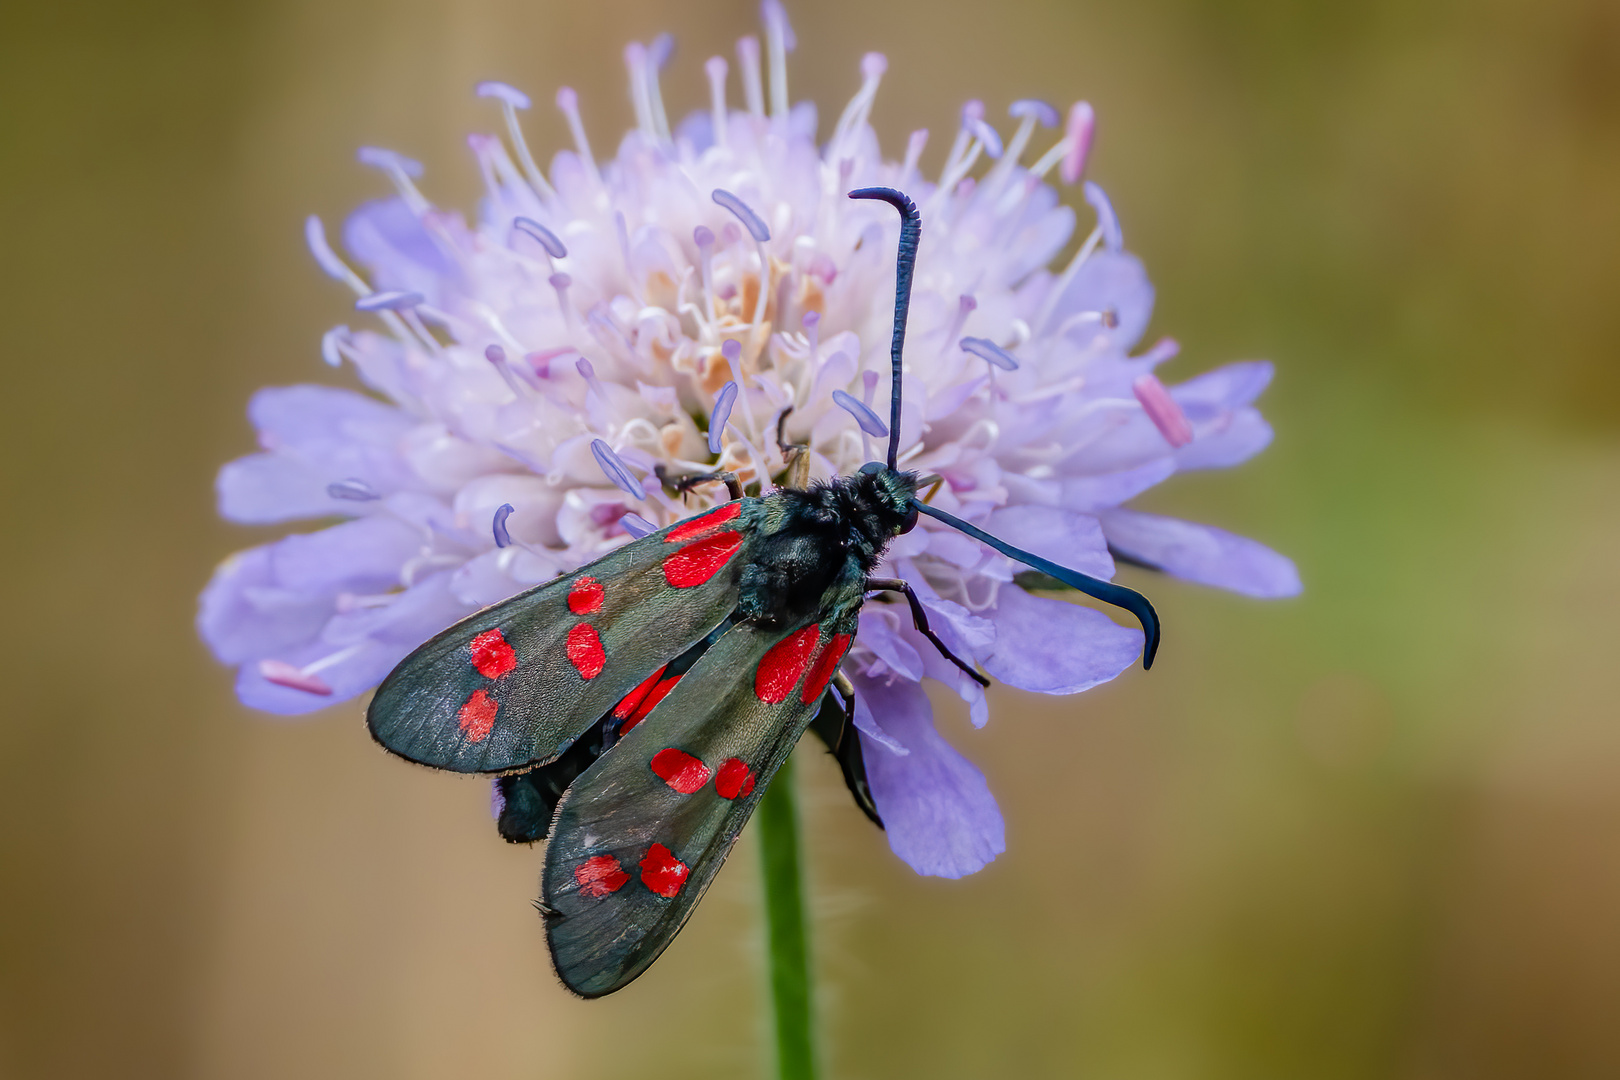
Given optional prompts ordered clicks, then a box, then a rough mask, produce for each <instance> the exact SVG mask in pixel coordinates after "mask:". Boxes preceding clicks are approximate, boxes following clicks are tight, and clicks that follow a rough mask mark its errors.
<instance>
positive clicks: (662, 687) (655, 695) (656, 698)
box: [619, 675, 681, 736]
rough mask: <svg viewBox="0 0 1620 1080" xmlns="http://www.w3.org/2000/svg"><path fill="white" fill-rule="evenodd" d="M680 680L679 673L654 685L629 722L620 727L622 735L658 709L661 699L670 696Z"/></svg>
mask: <svg viewBox="0 0 1620 1080" xmlns="http://www.w3.org/2000/svg"><path fill="white" fill-rule="evenodd" d="M680 681H681V677H680V676H679V675H671V676H670V677H669V678H667V679H665V680H664V681H663V682H661V683H659V684H658V685H657V686H655V687H653V689H652V693H650V694H648V695H647V696H646V697H644V698H642V699H641V704H640V705H637V706H636V711H635V712H634V713H633V714H631V717H630V721H629V723H627V724H625V725H624V727H622V728H620V729H619V734H620V735H621V736H622V735H624V734H625V733H626V732H628V731H629V730H630V729H631V728H633V727H635V726H636V725H637V724H639V723H641V722H642V721H643V720H645V719H647V714H648V713H650V712H652V711H653V710H654V709H656V708H657V707H658V703H659V702H660V701H663V700H664V699H665V698H667V697H669V692H670V691H671V690H673V689H675V684H676V683H678V682H680Z"/></svg>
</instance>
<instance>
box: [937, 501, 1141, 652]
mask: <svg viewBox="0 0 1620 1080" xmlns="http://www.w3.org/2000/svg"><path fill="white" fill-rule="evenodd" d="M911 505H912V506H913V507H915V508H916V510H917V512H918V513H921V514H927V515H928V516H929V517H931V518H935V519H937V520H939V521H943V522H944V523H945V524H947V525H949V526H950V527H951V528H953V529H957V530H959V531H961V532H965V533H967V534H968V535H969V536H971V537H973V539H975V540H978V541H980V542H981V543H985V544H989V545H990V546H991V547H993V548H995V549H996V550H997V551H999V552H1001V553H1002V554H1003V555H1005V556H1007V557H1008V558H1009V559H1017V560H1018V561H1019V562H1021V563H1023V564H1024V565H1025V566H1033V567H1034V568H1035V569H1037V570H1039V571H1040V572H1041V573H1043V574H1050V575H1051V576H1052V577H1055V578H1057V579H1058V580H1059V581H1061V582H1063V584H1065V585H1067V586H1068V587H1069V588H1071V589H1079V590H1080V591H1081V592H1083V593H1085V594H1086V595H1087V596H1090V597H1092V598H1094V599H1097V600H1101V601H1102V602H1103V603H1105V604H1113V605H1114V606H1115V607H1121V608H1124V609H1125V610H1126V611H1129V612H1130V613H1131V614H1132V615H1135V616H1136V618H1137V620H1138V621H1140V622H1141V624H1142V634H1143V637H1144V640H1143V645H1142V667H1143V668H1150V667H1152V666H1153V655H1154V654H1155V653H1157V652H1158V651H1159V613H1158V612H1156V611H1154V610H1153V605H1152V604H1150V603H1148V598H1147V597H1145V596H1143V595H1142V594H1141V593H1139V592H1137V591H1136V590H1135V589H1127V588H1126V587H1125V586H1123V585H1115V584H1114V583H1113V582H1112V581H1103V580H1102V579H1101V578H1094V577H1092V576H1091V575H1090V574H1082V573H1080V571H1078V570H1070V569H1069V568H1068V567H1066V566H1059V565H1058V564H1057V563H1055V562H1051V561H1050V560H1047V559H1043V558H1041V557H1040V556H1039V555H1035V554H1032V553H1031V552H1028V551H1025V550H1023V549H1022V548H1015V547H1013V546H1012V545H1011V544H1009V543H1007V541H1005V540H998V539H997V538H996V537H994V536H991V535H990V534H989V533H987V532H985V531H984V530H983V529H981V528H979V527H977V526H975V525H970V524H968V523H967V522H965V521H963V520H962V519H961V518H959V517H956V516H955V515H954V514H947V513H946V512H945V511H943V510H938V509H935V508H934V507H932V506H929V505H928V504H927V503H924V502H919V501H918V500H916V499H912V500H911Z"/></svg>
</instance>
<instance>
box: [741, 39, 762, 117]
mask: <svg viewBox="0 0 1620 1080" xmlns="http://www.w3.org/2000/svg"><path fill="white" fill-rule="evenodd" d="M737 64H738V66H739V67H741V68H742V81H743V99H744V100H745V101H746V102H747V103H748V111H749V112H750V113H751V114H753V115H754V116H757V117H759V118H760V119H761V120H763V119H765V91H764V90H763V89H762V88H761V86H760V82H759V39H758V38H757V37H755V36H754V35H753V34H749V35H748V36H747V37H742V38H738V39H737Z"/></svg>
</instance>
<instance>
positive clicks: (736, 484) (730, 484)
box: [653, 462, 743, 499]
mask: <svg viewBox="0 0 1620 1080" xmlns="http://www.w3.org/2000/svg"><path fill="white" fill-rule="evenodd" d="M653 475H655V476H657V477H658V481H659V483H661V484H663V485H664V486H665V487H669V488H674V489H675V493H676V494H677V495H682V496H684V495H685V494H686V493H687V492H688V491H691V490H692V489H693V488H695V487H697V486H698V485H699V484H714V483H721V484H724V485H726V490H727V491H728V492H730V493H731V497H732V498H733V499H740V498H742V497H743V489H742V481H741V480H739V479H737V474H736V473H734V472H706V473H687V474H686V475H685V476H670V475H669V472H668V471H667V470H666V469H665V468H664V464H663V462H659V463H658V464H657V465H654V466H653Z"/></svg>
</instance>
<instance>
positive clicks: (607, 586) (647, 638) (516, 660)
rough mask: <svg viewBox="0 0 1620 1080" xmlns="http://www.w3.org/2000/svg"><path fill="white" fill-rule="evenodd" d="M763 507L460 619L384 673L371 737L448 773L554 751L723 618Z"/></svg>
mask: <svg viewBox="0 0 1620 1080" xmlns="http://www.w3.org/2000/svg"><path fill="white" fill-rule="evenodd" d="M759 514H760V507H759V500H757V499H743V500H739V501H737V502H730V503H726V504H725V505H723V506H720V507H718V508H716V509H714V510H711V511H709V512H707V513H705V514H702V515H699V516H697V517H694V518H688V519H687V520H685V521H682V522H677V523H676V524H674V525H671V526H669V527H668V528H665V529H662V530H660V531H658V532H656V533H653V534H651V535H649V536H645V537H642V538H641V539H639V540H636V541H633V542H631V543H629V544H626V545H625V546H624V547H621V548H619V549H618V550H616V551H614V552H612V553H611V554H609V555H606V556H604V557H603V558H601V559H598V560H597V561H596V562H594V563H591V564H590V565H589V566H586V567H582V568H581V569H579V570H577V571H575V572H573V573H571V574H564V575H563V576H561V577H559V578H557V579H556V580H554V581H550V582H547V583H546V584H544V585H540V586H537V587H535V588H533V589H530V590H529V591H528V592H524V593H520V594H518V595H517V596H514V597H512V598H511V599H510V600H505V601H503V602H501V603H499V604H496V605H494V606H493V607H489V608H486V609H484V610H483V611H480V612H478V613H477V614H475V615H472V616H469V617H468V618H466V619H463V620H462V621H461V622H459V623H457V624H456V625H454V626H452V627H451V628H450V629H448V630H446V631H444V632H443V633H442V634H440V635H439V636H437V637H435V638H434V639H433V640H432V641H429V642H428V643H427V644H425V645H423V646H422V647H421V648H419V649H417V650H416V651H415V652H413V653H412V654H411V655H410V656H408V657H406V658H405V659H404V660H403V661H401V663H400V664H399V666H398V667H396V668H395V669H394V670H393V672H392V673H390V674H389V676H388V678H386V679H384V680H383V683H382V685H381V686H380V687H378V689H377V693H376V695H375V696H374V697H373V698H372V700H371V706H370V708H369V709H368V711H367V713H366V723H367V724H368V726H369V727H370V728H371V734H372V736H373V737H374V738H375V739H376V740H377V741H378V742H379V743H381V744H382V745H383V746H385V747H386V748H388V749H389V750H391V751H393V752H394V753H396V754H398V755H400V756H401V757H404V758H408V759H410V760H411V761H416V762H420V763H422V764H424V765H433V766H436V767H438V768H441V769H452V770H454V771H456V772H504V771H507V770H511V769H516V768H521V767H523V766H526V765H531V764H535V763H539V762H544V761H549V760H551V759H552V758H555V757H556V756H557V755H558V754H560V753H561V752H562V751H563V750H565V749H566V748H567V747H568V745H569V744H570V743H572V742H573V741H574V739H575V738H577V737H578V736H579V735H580V733H581V732H583V731H584V730H585V729H586V728H588V727H590V725H591V724H593V723H595V722H596V721H597V720H598V719H600V718H601V717H602V715H603V714H604V713H606V712H607V711H608V710H609V709H611V708H612V707H613V706H614V704H615V703H617V702H619V701H620V700H621V699H623V698H624V696H625V694H626V693H628V692H629V691H630V690H632V689H633V688H634V687H635V686H636V685H637V684H638V683H640V682H642V681H643V680H644V679H646V678H647V676H648V675H649V674H651V673H652V672H654V671H656V670H657V669H658V668H659V666H660V665H662V664H664V663H666V662H668V661H669V660H670V659H671V658H672V657H675V656H677V655H679V654H680V653H681V652H682V651H683V650H684V649H686V648H687V647H688V646H689V645H691V644H692V643H693V642H695V641H698V640H700V639H701V638H702V637H703V636H704V635H706V634H707V633H708V632H709V631H710V630H712V629H714V628H715V627H716V626H718V625H720V623H721V622H722V621H723V620H724V619H725V618H726V616H727V615H729V614H730V613H731V611H732V609H733V608H735V607H736V604H737V592H738V578H739V577H740V575H741V570H742V567H743V566H744V565H745V564H746V563H747V561H748V557H749V547H750V545H751V543H752V540H753V537H754V535H755V533H756V526H757V518H758V516H759Z"/></svg>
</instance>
